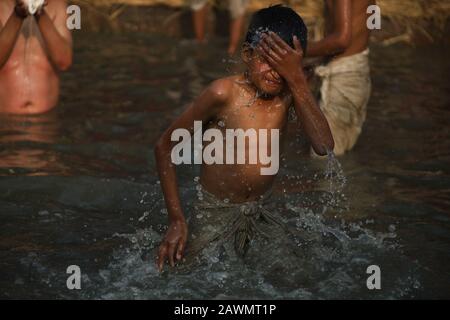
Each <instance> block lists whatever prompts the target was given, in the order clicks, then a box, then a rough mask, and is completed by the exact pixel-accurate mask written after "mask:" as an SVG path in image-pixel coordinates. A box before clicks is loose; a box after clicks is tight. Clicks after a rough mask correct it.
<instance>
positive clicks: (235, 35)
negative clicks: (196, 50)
mask: <svg viewBox="0 0 450 320" xmlns="http://www.w3.org/2000/svg"><path fill="white" fill-rule="evenodd" d="M209 9H210V5H209V4H206V5H204V6H203V7H202V8H201V9H199V10H194V12H193V14H192V17H193V23H194V31H195V37H196V39H197V41H198V43H205V34H206V19H207V16H208V12H209ZM243 26H244V15H241V16H239V17H237V18H234V19H232V20H231V23H230V42H229V45H228V54H229V55H230V56H231V55H233V54H234V53H235V52H236V50H237V48H238V46H239V40H240V38H241V34H242V28H243Z"/></svg>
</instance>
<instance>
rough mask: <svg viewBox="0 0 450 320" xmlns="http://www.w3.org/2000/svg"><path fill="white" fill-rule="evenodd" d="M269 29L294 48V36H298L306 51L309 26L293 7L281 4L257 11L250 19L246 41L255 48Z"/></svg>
mask: <svg viewBox="0 0 450 320" xmlns="http://www.w3.org/2000/svg"><path fill="white" fill-rule="evenodd" d="M269 31H272V32H274V33H276V34H277V35H278V36H279V37H280V38H281V39H283V40H284V41H285V42H286V43H287V44H289V45H290V46H291V47H292V48H295V47H294V42H293V37H294V36H297V38H298V40H299V41H300V44H301V46H302V49H303V52H306V43H307V41H308V28H307V27H306V25H305V23H304V22H303V19H302V18H301V17H300V16H299V15H298V14H297V13H296V12H295V11H294V10H292V9H291V8H289V7H286V6H283V5H281V4H279V5H275V6H271V7H268V8H265V9H261V10H259V11H257V12H255V13H254V14H253V16H252V18H251V20H250V26H249V27H248V31H247V36H246V39H245V43H246V44H248V45H250V47H251V48H255V47H256V46H257V45H258V43H259V41H260V40H261V36H262V35H263V34H264V33H267V32H269Z"/></svg>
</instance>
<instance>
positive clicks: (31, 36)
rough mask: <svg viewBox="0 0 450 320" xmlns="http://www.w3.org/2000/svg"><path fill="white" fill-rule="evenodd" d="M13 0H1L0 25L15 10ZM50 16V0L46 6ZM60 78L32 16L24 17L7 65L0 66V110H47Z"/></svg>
mask: <svg viewBox="0 0 450 320" xmlns="http://www.w3.org/2000/svg"><path fill="white" fill-rule="evenodd" d="M14 4H15V2H14V1H12V0H11V1H0V28H3V27H4V26H5V24H6V22H7V21H8V19H9V17H10V16H11V13H12V12H13V10H14ZM46 11H47V13H48V14H49V15H50V17H51V19H53V18H54V16H55V14H56V13H55V12H54V9H53V6H52V1H49V5H48V6H47V7H46ZM58 95H59V77H58V75H57V73H56V72H55V69H54V68H53V66H52V64H51V62H50V61H49V59H48V56H47V53H46V51H45V45H44V40H43V39H42V35H41V33H40V31H39V28H38V26H37V24H36V21H35V18H34V17H32V16H29V17H27V18H26V19H25V20H24V22H23V25H22V28H21V30H20V34H19V37H18V39H17V41H16V44H15V46H14V48H13V50H12V52H11V56H10V57H9V59H8V61H7V62H6V64H5V65H4V66H3V68H2V69H0V113H4V112H6V113H16V114H30V113H31V114H32V113H41V112H45V111H48V110H50V109H51V108H52V107H53V106H54V105H55V104H56V103H57V100H58Z"/></svg>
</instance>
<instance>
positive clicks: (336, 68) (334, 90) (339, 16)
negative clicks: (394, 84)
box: [307, 0, 375, 155]
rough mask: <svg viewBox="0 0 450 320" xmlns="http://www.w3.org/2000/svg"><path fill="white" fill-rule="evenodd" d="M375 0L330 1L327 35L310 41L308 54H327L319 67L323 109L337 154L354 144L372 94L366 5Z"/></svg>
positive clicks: (327, 9)
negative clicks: (324, 62) (324, 61)
mask: <svg viewBox="0 0 450 320" xmlns="http://www.w3.org/2000/svg"><path fill="white" fill-rule="evenodd" d="M373 4H375V1H373V0H327V1H326V17H325V20H326V24H327V26H326V30H327V31H326V36H325V38H323V39H322V40H320V41H316V42H311V43H309V44H308V51H307V56H308V57H324V58H325V59H326V64H325V65H323V66H319V67H317V68H316V70H315V73H316V74H317V75H318V76H319V77H321V78H322V86H321V90H320V94H321V98H320V104H319V105H320V108H321V109H322V111H323V113H324V114H325V117H326V118H327V120H328V123H329V125H330V128H331V132H332V133H333V138H334V141H335V147H334V153H335V154H336V155H343V154H344V153H345V152H347V151H349V150H351V149H352V148H353V146H354V145H355V143H356V141H357V139H358V137H359V135H360V133H361V130H362V126H363V123H364V121H365V118H366V107H367V103H368V101H369V97H370V93H371V80H370V67H369V49H368V43H369V34H370V30H369V29H368V28H367V19H368V17H369V16H368V14H367V8H368V6H370V5H373Z"/></svg>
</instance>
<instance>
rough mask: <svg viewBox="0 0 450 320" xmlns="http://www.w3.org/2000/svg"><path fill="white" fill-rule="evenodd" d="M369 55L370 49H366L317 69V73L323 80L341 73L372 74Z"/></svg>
mask: <svg viewBox="0 0 450 320" xmlns="http://www.w3.org/2000/svg"><path fill="white" fill-rule="evenodd" d="M369 53H370V51H369V49H366V50H364V51H362V52H360V53H357V54H354V55H351V56H348V57H343V58H339V59H336V60H332V61H331V62H329V63H328V64H326V65H323V66H319V67H317V68H316V69H315V73H316V74H317V75H318V76H320V77H322V78H325V77H329V76H331V75H336V74H340V73H359V74H363V75H367V74H368V73H369V72H370V67H369Z"/></svg>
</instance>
